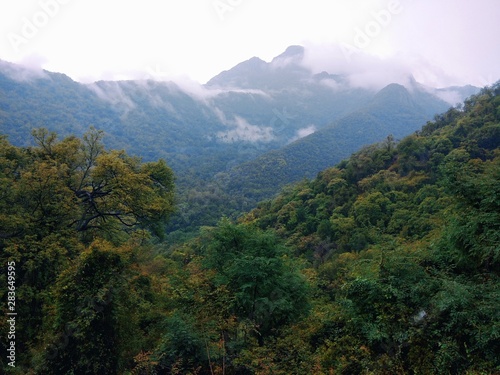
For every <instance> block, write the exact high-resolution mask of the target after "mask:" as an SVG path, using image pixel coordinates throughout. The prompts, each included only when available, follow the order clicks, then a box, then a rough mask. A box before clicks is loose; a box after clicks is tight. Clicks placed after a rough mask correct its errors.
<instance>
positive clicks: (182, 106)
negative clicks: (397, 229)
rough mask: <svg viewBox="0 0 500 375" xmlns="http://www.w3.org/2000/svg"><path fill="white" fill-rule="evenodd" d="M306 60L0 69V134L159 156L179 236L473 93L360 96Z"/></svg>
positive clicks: (364, 91) (21, 140) (345, 79)
mask: <svg viewBox="0 0 500 375" xmlns="http://www.w3.org/2000/svg"><path fill="white" fill-rule="evenodd" d="M304 54H305V50H304V48H303V47H301V46H291V47H289V48H288V49H287V50H286V51H285V52H284V53H282V54H281V55H279V56H277V57H275V58H274V59H273V60H272V61H270V62H265V61H263V60H261V59H259V58H257V57H254V58H251V59H250V60H248V61H245V62H242V63H240V64H238V65H237V66H235V67H233V68H232V69H230V70H228V71H225V72H222V73H220V74H219V75H217V76H216V77H214V78H213V79H211V80H210V81H209V82H208V83H207V84H206V85H199V84H197V83H195V82H156V81H151V80H137V81H99V82H95V83H92V84H81V83H78V82H75V81H73V80H71V79H70V78H69V77H67V76H65V75H64V74H59V73H52V72H47V71H33V70H30V69H27V68H24V67H22V66H18V65H15V64H10V63H7V62H2V61H0V133H1V134H5V135H7V136H8V137H9V140H10V141H11V142H12V143H13V144H15V145H27V144H28V143H29V142H30V141H29V140H30V136H29V135H30V132H31V130H32V129H33V128H39V127H46V128H47V129H49V130H51V131H55V132H57V133H58V134H59V135H60V136H66V135H69V134H76V135H77V136H81V135H82V134H83V133H84V132H85V131H86V130H87V129H88V128H89V127H90V126H94V127H96V128H98V129H101V130H103V131H104V132H105V134H106V136H105V138H104V143H105V144H106V146H108V147H110V148H118V149H125V150H126V151H127V152H128V153H130V154H135V155H138V156H140V157H142V158H143V159H144V160H145V161H151V160H156V159H158V158H164V159H165V160H167V162H168V164H169V165H170V166H171V167H172V169H173V170H174V172H175V174H176V176H177V189H178V197H179V216H178V217H177V218H176V219H174V220H172V223H174V227H175V228H182V227H186V226H190V225H193V226H198V225H204V224H208V223H211V222H212V220H215V217H217V216H218V215H215V214H213V213H211V212H210V209H211V208H213V205H212V201H211V200H212V199H214V200H215V201H216V202H218V201H219V200H220V199H222V198H221V197H223V199H227V200H228V202H230V203H228V205H227V207H226V209H227V211H226V212H222V211H219V210H223V208H221V206H220V205H218V207H219V208H218V211H217V214H219V213H220V214H224V213H225V214H228V215H233V214H236V213H238V212H241V210H244V209H248V208H250V207H251V206H252V205H254V204H255V203H256V200H258V199H261V198H265V197H266V198H267V197H270V196H272V195H273V194H275V193H276V192H278V191H279V189H280V187H281V186H283V185H284V184H288V183H291V182H293V181H296V180H298V179H301V178H304V177H312V176H314V174H315V173H316V172H317V171H318V170H320V169H321V168H324V167H326V166H329V165H332V164H334V163H335V162H338V161H339V160H340V159H342V158H344V157H346V156H348V155H349V154H350V153H352V152H354V151H355V150H357V149H358V148H359V147H361V146H362V145H364V144H367V143H371V142H374V141H378V140H380V139H384V138H385V137H387V136H388V135H389V134H393V135H394V136H395V137H401V136H404V135H407V134H409V133H411V132H412V131H414V130H415V129H416V126H417V125H421V124H423V123H425V122H426V121H427V120H430V119H432V117H433V116H434V114H436V113H440V112H442V111H444V110H446V109H447V108H448V107H449V105H450V104H449V102H446V101H444V100H443V99H441V97H443V98H448V99H450V98H451V99H453V100H451V99H450V100H451V102H454V100H455V99H456V98H461V99H463V97H462V96H463V95H468V94H469V93H470V92H473V91H474V88H473V87H465V88H456V87H455V88H450V89H433V88H427V87H423V86H422V85H419V84H417V83H416V82H414V81H412V80H410V84H409V86H408V87H402V86H400V85H389V86H387V87H386V88H383V89H382V90H373V89H371V88H363V87H354V86H352V85H351V84H350V78H349V76H346V75H338V74H332V73H331V72H312V71H310V70H309V69H308V68H306V67H305V65H304V62H303V60H304ZM333 73H335V72H333ZM294 153H295V155H296V156H293V155H294ZM299 155H301V156H302V157H300V158H298V156H299ZM259 157H261V158H260V159H257V158H259ZM281 160H284V163H286V167H284V168H282V167H283V165H282V164H283V162H282V161H281ZM299 160H300V161H299ZM244 163H249V164H244ZM276 163H277V164H276ZM280 163H281V164H280ZM273 165H278V168H277V169H273V168H274V167H273ZM258 170H262V171H263V172H262V173H260V172H258ZM273 170H275V172H276V173H274V174H273ZM260 174H262V176H261V177H263V179H262V178H261V179H259V175H260ZM271 175H272V178H269V179H267V177H265V178H264V176H271ZM254 178H256V179H255V180H254ZM262 181H266V182H265V183H263V182H262ZM270 181H273V183H272V184H269V182H270ZM266 184H267V186H265V185H266ZM260 186H262V188H261V187H260ZM249 189H251V190H253V191H251V192H249V191H248V190H249ZM190 197H198V198H196V199H200V200H203V201H204V202H205V201H207V199H205V198H206V197H211V198H209V199H208V203H203V204H201V205H200V209H202V210H208V211H209V212H205V213H202V212H198V211H197V210H198V209H197V208H196V207H198V205H197V204H196V205H192V204H191V202H192V198H190ZM201 197H205V198H201ZM186 210H187V211H186ZM193 210H194V211H193Z"/></svg>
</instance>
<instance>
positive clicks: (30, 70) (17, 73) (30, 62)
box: [0, 56, 49, 82]
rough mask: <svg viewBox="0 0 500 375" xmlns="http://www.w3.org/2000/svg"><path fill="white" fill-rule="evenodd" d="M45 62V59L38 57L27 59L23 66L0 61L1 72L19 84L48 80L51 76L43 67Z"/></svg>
mask: <svg viewBox="0 0 500 375" xmlns="http://www.w3.org/2000/svg"><path fill="white" fill-rule="evenodd" d="M43 61H44V60H43V59H41V58H38V57H36V56H31V57H30V58H27V59H25V60H24V61H23V62H22V65H17V64H12V63H9V62H7V61H2V60H0V72H2V73H3V74H5V75H6V76H7V77H9V78H10V79H12V80H14V81H18V82H26V81H32V80H34V79H48V78H49V76H48V75H47V74H46V73H45V72H44V70H43V69H42V67H41V66H42V64H43Z"/></svg>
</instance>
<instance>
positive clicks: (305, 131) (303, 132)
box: [290, 124, 318, 143]
mask: <svg viewBox="0 0 500 375" xmlns="http://www.w3.org/2000/svg"><path fill="white" fill-rule="evenodd" d="M316 130H318V129H317V128H316V126H315V125H313V124H311V125H308V126H306V127H304V128H300V129H299V130H297V132H296V133H295V137H293V138H292V139H291V140H290V143H291V142H294V141H296V140H298V139H301V138H304V137H307V136H308V135H311V134H312V133H314V132H315V131H316Z"/></svg>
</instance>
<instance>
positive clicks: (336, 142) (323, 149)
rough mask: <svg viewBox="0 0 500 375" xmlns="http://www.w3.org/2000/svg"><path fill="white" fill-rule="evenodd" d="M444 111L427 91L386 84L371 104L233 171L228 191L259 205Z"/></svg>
mask: <svg viewBox="0 0 500 375" xmlns="http://www.w3.org/2000/svg"><path fill="white" fill-rule="evenodd" d="M440 108H441V109H443V108H447V104H446V103H444V102H439V101H436V100H435V98H434V97H433V96H432V95H431V94H429V93H426V92H422V91H417V90H412V91H410V90H408V89H406V88H405V87H403V86H401V85H398V84H390V85H388V86H386V87H385V88H383V89H382V90H380V91H379V92H378V93H377V94H375V96H374V97H373V98H372V99H371V100H370V101H369V103H368V104H367V105H366V106H365V107H364V108H363V109H360V110H358V111H355V112H353V113H351V114H349V115H347V116H345V117H343V118H342V119H340V120H338V121H336V122H334V123H332V124H330V125H329V126H326V127H324V128H322V129H320V130H318V131H316V132H314V133H313V134H310V135H308V136H306V137H304V138H301V139H299V140H297V141H295V142H293V143H291V144H289V145H287V146H285V147H283V148H281V149H279V150H276V151H271V152H269V153H266V154H264V155H262V156H260V157H258V158H256V159H255V160H252V161H249V162H246V163H243V164H241V165H239V166H236V167H234V168H233V169H232V170H231V171H230V172H229V177H228V180H229V182H228V189H229V191H239V192H243V194H245V196H247V197H251V198H252V199H254V200H255V202H258V201H260V200H262V199H265V198H266V197H268V196H271V195H273V193H275V192H276V191H277V188H278V187H283V186H284V185H286V184H288V183H290V182H294V181H295V182H296V181H299V180H301V179H302V178H304V177H306V178H313V177H314V176H316V174H317V173H318V172H319V171H321V170H323V169H325V168H328V167H330V166H332V165H335V164H337V163H338V162H340V161H341V160H342V159H345V158H346V157H348V156H349V155H350V154H352V153H354V152H355V151H357V150H358V149H359V148H360V147H361V146H363V145H368V144H371V143H374V142H380V141H382V140H384V139H385V138H387V137H388V136H392V137H393V138H395V139H400V138H402V137H403V136H405V135H408V134H410V133H412V132H414V131H416V130H418V129H420V127H421V126H422V124H424V123H425V122H426V121H427V120H429V119H430V118H432V116H433V115H434V113H437V111H439V109H440Z"/></svg>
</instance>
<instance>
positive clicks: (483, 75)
mask: <svg viewBox="0 0 500 375" xmlns="http://www.w3.org/2000/svg"><path fill="white" fill-rule="evenodd" d="M499 20H500V0H475V1H471V0H141V1H138V0H134V1H132V0H121V1H119V0H99V1H98V0H23V1H19V0H0V59H1V60H5V61H9V62H14V63H19V64H22V65H25V66H28V67H31V68H43V69H46V70H49V71H54V72H60V73H65V74H67V75H69V76H70V77H71V78H73V79H74V80H77V81H80V82H93V81H96V80H100V79H105V80H119V79H158V80H170V79H176V78H177V79H188V80H195V81H197V82H200V83H205V82H206V81H208V80H209V79H210V78H212V77H213V76H215V75H217V74H218V73H220V72H221V71H223V70H227V69H230V68H231V67H233V66H234V65H236V64H238V63H240V62H242V61H245V60H247V59H249V58H251V57H253V56H257V57H260V58H261V59H263V60H265V61H271V60H272V58H273V57H275V56H277V55H279V54H280V53H282V52H283V51H284V50H285V49H286V48H287V47H288V46H290V45H303V46H304V47H306V56H305V58H304V64H306V65H307V66H308V67H310V68H311V69H312V70H313V71H315V72H321V71H323V70H326V71H328V72H329V73H337V74H338V73H349V74H352V75H353V77H354V78H353V80H354V81H356V80H358V81H359V82H360V83H363V82H367V81H373V82H377V81H382V80H390V79H392V77H393V76H403V75H408V74H412V75H413V76H414V77H415V79H417V81H419V82H421V83H424V84H426V85H429V86H433V87H444V86H450V85H464V84H474V85H477V86H485V85H488V84H492V83H494V82H495V81H497V80H498V79H500V42H499V41H498V37H499V36H500V22H499Z"/></svg>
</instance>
